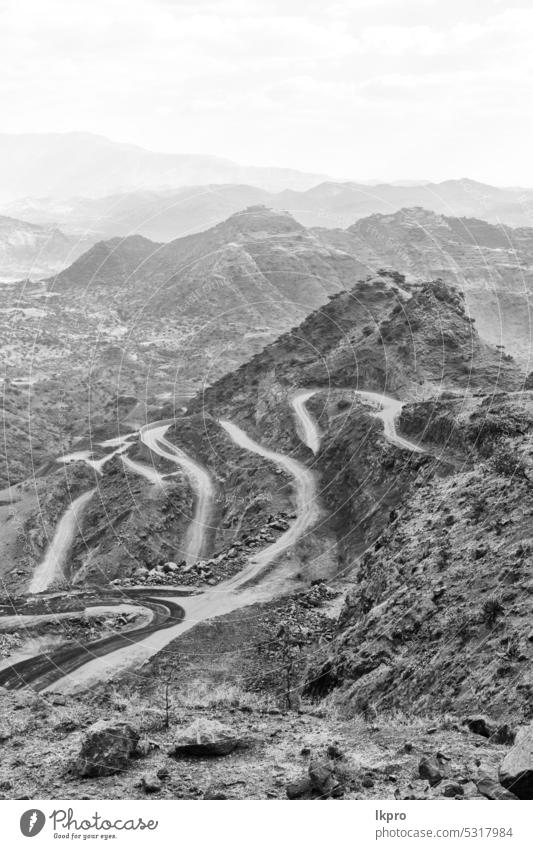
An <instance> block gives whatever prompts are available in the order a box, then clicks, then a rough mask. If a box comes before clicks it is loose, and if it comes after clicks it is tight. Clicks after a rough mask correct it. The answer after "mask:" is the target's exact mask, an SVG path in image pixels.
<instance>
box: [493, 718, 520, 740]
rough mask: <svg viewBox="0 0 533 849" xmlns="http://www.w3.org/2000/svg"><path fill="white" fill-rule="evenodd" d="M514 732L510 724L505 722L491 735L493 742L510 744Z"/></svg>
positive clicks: (513, 738)
mask: <svg viewBox="0 0 533 849" xmlns="http://www.w3.org/2000/svg"><path fill="white" fill-rule="evenodd" d="M515 738H516V734H515V732H514V730H513V729H512V728H511V726H510V725H508V724H507V723H505V724H504V725H500V727H499V728H498V730H497V731H495V733H494V734H493V735H492V742H493V743H501V744H502V745H504V746H510V745H511V744H512V743H514V741H515Z"/></svg>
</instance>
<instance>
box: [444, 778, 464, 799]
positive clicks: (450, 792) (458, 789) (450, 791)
mask: <svg viewBox="0 0 533 849" xmlns="http://www.w3.org/2000/svg"><path fill="white" fill-rule="evenodd" d="M464 793H465V791H464V790H463V787H462V785H461V784H457V783H456V782H455V781H451V782H450V783H449V784H445V785H444V787H443V788H442V795H443V796H446V798H448V799H453V798H454V796H464Z"/></svg>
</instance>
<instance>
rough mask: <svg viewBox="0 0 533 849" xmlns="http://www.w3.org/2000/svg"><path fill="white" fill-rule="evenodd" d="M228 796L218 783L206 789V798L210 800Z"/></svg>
mask: <svg viewBox="0 0 533 849" xmlns="http://www.w3.org/2000/svg"><path fill="white" fill-rule="evenodd" d="M227 798H228V797H227V795H226V793H224V791H223V790H222V789H221V788H220V787H217V785H216V784H210V785H209V787H206V789H205V791H204V799H209V800H210V801H214V800H217V799H227Z"/></svg>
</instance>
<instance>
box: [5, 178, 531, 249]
mask: <svg viewBox="0 0 533 849" xmlns="http://www.w3.org/2000/svg"><path fill="white" fill-rule="evenodd" d="M0 198H1V192H0ZM257 204H263V205H265V206H268V207H269V208H270V209H274V210H278V211H280V212H290V214H291V215H293V216H294V218H296V220H297V221H299V222H300V223H301V224H304V225H305V226H306V227H330V228H331V227H342V228H345V227H349V226H351V225H352V224H353V223H354V222H355V221H357V220H358V219H360V218H364V217H366V216H368V215H372V214H376V213H379V214H382V215H389V214H394V213H395V212H397V211H398V210H399V209H402V208H404V207H414V206H418V207H424V208H425V209H428V210H430V211H432V212H436V213H438V214H440V215H447V216H452V217H463V216H468V217H475V218H480V219H483V220H485V221H489V222H490V223H493V224H499V223H504V224H507V225H509V226H514V227H521V226H533V214H532V212H531V210H532V209H533V190H526V189H520V190H519V189H501V188H497V187H495V186H487V185H484V184H482V183H476V182H474V181H472V180H448V181H446V182H444V183H428V184H426V185H410V186H397V185H388V184H384V185H377V186H367V185H362V184H357V183H324V182H323V183H320V184H319V185H315V186H313V187H312V188H310V189H307V190H305V191H295V190H292V189H285V190H284V191H281V192H269V191H266V190H265V189H262V188H260V187H258V186H252V185H246V184H226V185H220V184H219V185H203V186H189V187H185V188H183V187H182V188H180V189H176V190H172V191H168V190H167V191H153V190H142V191H134V192H124V193H120V194H113V195H108V196H105V197H70V198H62V199H58V198H53V197H43V198H39V197H36V193H35V191H34V192H33V193H32V197H26V198H22V199H20V198H19V199H18V200H16V201H11V202H9V203H7V202H4V203H3V204H2V205H1V206H0V210H1V211H3V212H4V213H5V214H6V215H10V216H14V217H16V218H20V219H23V220H26V221H32V222H35V223H37V224H40V225H43V226H45V225H46V226H54V227H60V228H61V229H62V230H63V231H64V232H66V233H69V234H75V235H81V236H83V238H86V237H92V238H93V241H97V240H98V239H107V238H111V237H113V236H127V235H132V234H139V235H142V236H146V237H147V238H149V239H153V240H154V241H157V242H168V241H171V240H172V239H176V238H178V237H179V236H186V235H188V234H190V233H197V232H201V231H203V230H206V229H207V228H209V227H212V226H213V225H214V224H218V223H219V222H221V221H224V220H225V219H226V218H228V217H229V216H230V215H232V214H233V213H235V212H239V211H240V210H242V209H245V208H246V207H248V206H251V205H257Z"/></svg>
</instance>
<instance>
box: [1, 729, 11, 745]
mask: <svg viewBox="0 0 533 849" xmlns="http://www.w3.org/2000/svg"><path fill="white" fill-rule="evenodd" d="M12 736H13V734H12V732H11V729H10V728H8V727H7V725H0V743H5V741H6V740H9V739H10V737H12Z"/></svg>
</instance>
